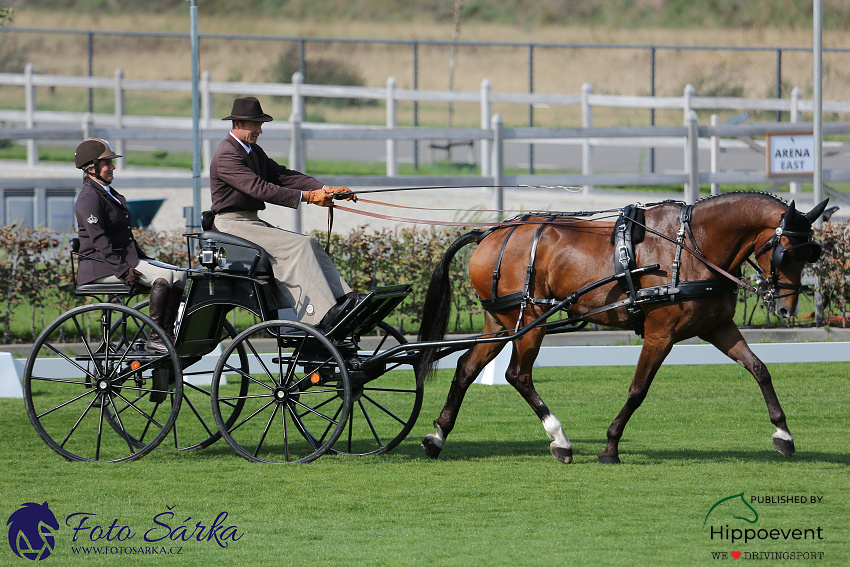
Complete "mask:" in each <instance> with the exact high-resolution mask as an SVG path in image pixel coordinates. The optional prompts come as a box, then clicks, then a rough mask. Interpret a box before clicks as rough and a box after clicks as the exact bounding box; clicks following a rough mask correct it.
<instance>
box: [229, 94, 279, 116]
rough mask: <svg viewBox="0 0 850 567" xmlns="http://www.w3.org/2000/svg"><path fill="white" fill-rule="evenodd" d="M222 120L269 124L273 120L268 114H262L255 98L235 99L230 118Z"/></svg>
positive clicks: (261, 109)
mask: <svg viewBox="0 0 850 567" xmlns="http://www.w3.org/2000/svg"><path fill="white" fill-rule="evenodd" d="M222 120H250V121H251V122H271V121H272V120H274V118H272V117H271V116H269V115H268V114H265V113H264V112H263V107H261V106H260V101H259V100H257V98H256V97H253V96H246V97H245V98H237V99H236V100H234V101H233V109H232V110H231V111H230V116H226V117H224V118H222Z"/></svg>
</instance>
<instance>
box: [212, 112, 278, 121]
mask: <svg viewBox="0 0 850 567" xmlns="http://www.w3.org/2000/svg"><path fill="white" fill-rule="evenodd" d="M222 120H247V121H248V122H271V121H272V120H274V118H272V117H271V116H269V115H268V114H261V115H260V116H236V115H234V114H231V115H230V116H225V117H224V118H222Z"/></svg>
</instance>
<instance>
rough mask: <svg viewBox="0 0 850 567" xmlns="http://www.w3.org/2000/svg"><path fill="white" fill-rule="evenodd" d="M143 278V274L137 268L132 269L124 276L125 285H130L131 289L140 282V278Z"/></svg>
mask: <svg viewBox="0 0 850 567" xmlns="http://www.w3.org/2000/svg"><path fill="white" fill-rule="evenodd" d="M141 276H142V272H140V271H139V270H137V269H135V268H130V269H129V270H127V272H126V273H125V274H124V285H128V286H130V287H133V284H135V283H136V282H137V281H139V278H140V277H141Z"/></svg>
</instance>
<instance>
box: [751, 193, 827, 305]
mask: <svg viewBox="0 0 850 567" xmlns="http://www.w3.org/2000/svg"><path fill="white" fill-rule="evenodd" d="M828 201H829V199H825V200H824V201H823V202H821V203H819V204H818V205H816V206H815V207H814V208H813V209H812V210H811V211H809V212H808V213H801V212H799V211H797V208H796V206H795V205H794V201H791V203H790V204H789V205H788V208H786V209H785V212H783V213H782V214H781V215H780V217H779V226H777V227H776V228H775V229H773V228H769V229H765V230H764V231H763V233H762V235H760V236H759V240H758V242H761V241H762V239H764V243H763V244H760V245H757V246H756V253H755V255H756V261H757V262H758V266H759V269H760V270H761V271H762V276H763V277H764V279H765V282H766V283H767V290H766V291H765V295H764V301H765V303H766V304H767V305H768V308H769V309H771V310H772V311H774V312H775V313H776V315H777V316H779V317H782V318H787V317H791V316H792V315H793V314H794V313H795V312H796V311H797V298H798V295H799V293H800V287H801V284H800V280H801V278H802V274H803V268H805V266H806V264H807V263H808V264H811V263H814V262H817V261H818V258H820V252H821V247H820V244H819V243H817V242H816V241H815V240H814V239H813V238H812V236H813V235H814V231H813V230H812V223H814V221H815V220H817V218H818V217H819V216H820V215H822V214H823V211H824V209H825V208H826V204H827V202H828ZM774 218H775V217H774Z"/></svg>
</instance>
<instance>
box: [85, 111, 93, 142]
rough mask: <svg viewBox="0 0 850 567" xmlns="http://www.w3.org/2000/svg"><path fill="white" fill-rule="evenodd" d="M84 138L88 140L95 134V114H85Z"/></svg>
mask: <svg viewBox="0 0 850 567" xmlns="http://www.w3.org/2000/svg"><path fill="white" fill-rule="evenodd" d="M82 129H83V140H88V139H89V138H91V137H93V136H94V114H92V113H91V112H86V113H85V114H84V115H83V125H82Z"/></svg>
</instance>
